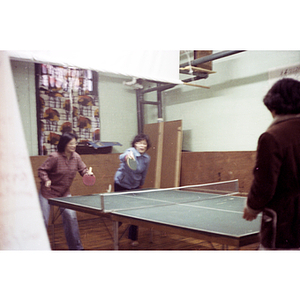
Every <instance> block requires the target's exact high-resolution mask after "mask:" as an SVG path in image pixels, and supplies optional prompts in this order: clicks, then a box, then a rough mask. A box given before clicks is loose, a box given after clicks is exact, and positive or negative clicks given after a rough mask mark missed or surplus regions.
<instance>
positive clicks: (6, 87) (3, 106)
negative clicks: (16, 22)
mask: <svg viewBox="0 0 300 300" xmlns="http://www.w3.org/2000/svg"><path fill="white" fill-rule="evenodd" d="M0 249H1V250H50V249H51V248H50V244H49V240H48V236H47V231H46V228H45V225H44V222H43V218H42V213H41V209H40V204H39V201H38V195H37V191H36V187H35V182H34V177H33V173H32V169H31V164H30V159H29V154H28V150H27V146H26V141H25V136H24V132H23V127H22V122H21V116H20V113H19V107H18V102H17V96H16V92H15V88H14V82H13V76H12V71H11V66H10V60H9V57H8V54H7V53H6V52H5V51H0Z"/></svg>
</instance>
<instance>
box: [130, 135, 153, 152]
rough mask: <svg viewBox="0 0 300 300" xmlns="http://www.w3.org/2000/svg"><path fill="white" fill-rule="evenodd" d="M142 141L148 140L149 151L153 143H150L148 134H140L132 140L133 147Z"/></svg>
mask: <svg viewBox="0 0 300 300" xmlns="http://www.w3.org/2000/svg"><path fill="white" fill-rule="evenodd" d="M142 140H146V142H147V150H148V149H149V148H150V147H151V143H150V139H149V136H148V135H147V134H144V133H140V134H138V135H136V136H135V137H134V139H133V140H132V142H131V146H132V147H134V144H135V143H137V142H140V141H142Z"/></svg>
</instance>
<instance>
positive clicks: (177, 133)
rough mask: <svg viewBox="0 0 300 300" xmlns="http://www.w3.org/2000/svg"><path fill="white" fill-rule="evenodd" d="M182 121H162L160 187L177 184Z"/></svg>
mask: <svg viewBox="0 0 300 300" xmlns="http://www.w3.org/2000/svg"><path fill="white" fill-rule="evenodd" d="M181 136H182V121H181V120H177V121H170V122H164V136H163V151H162V165H161V183H160V187H161V188H169V187H176V186H179V183H180V162H181V151H182V137H181Z"/></svg>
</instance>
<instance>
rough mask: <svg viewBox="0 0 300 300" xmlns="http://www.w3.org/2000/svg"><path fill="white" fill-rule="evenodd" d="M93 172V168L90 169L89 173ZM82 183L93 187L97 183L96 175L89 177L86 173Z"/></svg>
mask: <svg viewBox="0 0 300 300" xmlns="http://www.w3.org/2000/svg"><path fill="white" fill-rule="evenodd" d="M91 172H92V167H90V169H89V173H91ZM82 181H83V183H84V184H85V185H87V186H92V185H94V184H95V182H96V177H95V175H89V174H88V173H86V174H84V175H83V177H82Z"/></svg>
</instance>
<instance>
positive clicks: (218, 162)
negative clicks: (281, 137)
mask: <svg viewBox="0 0 300 300" xmlns="http://www.w3.org/2000/svg"><path fill="white" fill-rule="evenodd" d="M255 159H256V152H255V151H229V152H183V153H182V163H181V177H180V180H181V182H180V185H182V186H184V185H190V184H200V183H209V182H216V181H225V180H232V179H238V180H239V190H240V192H241V193H248V192H249V190H250V187H251V183H252V180H253V175H252V171H253V167H254V165H255Z"/></svg>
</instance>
